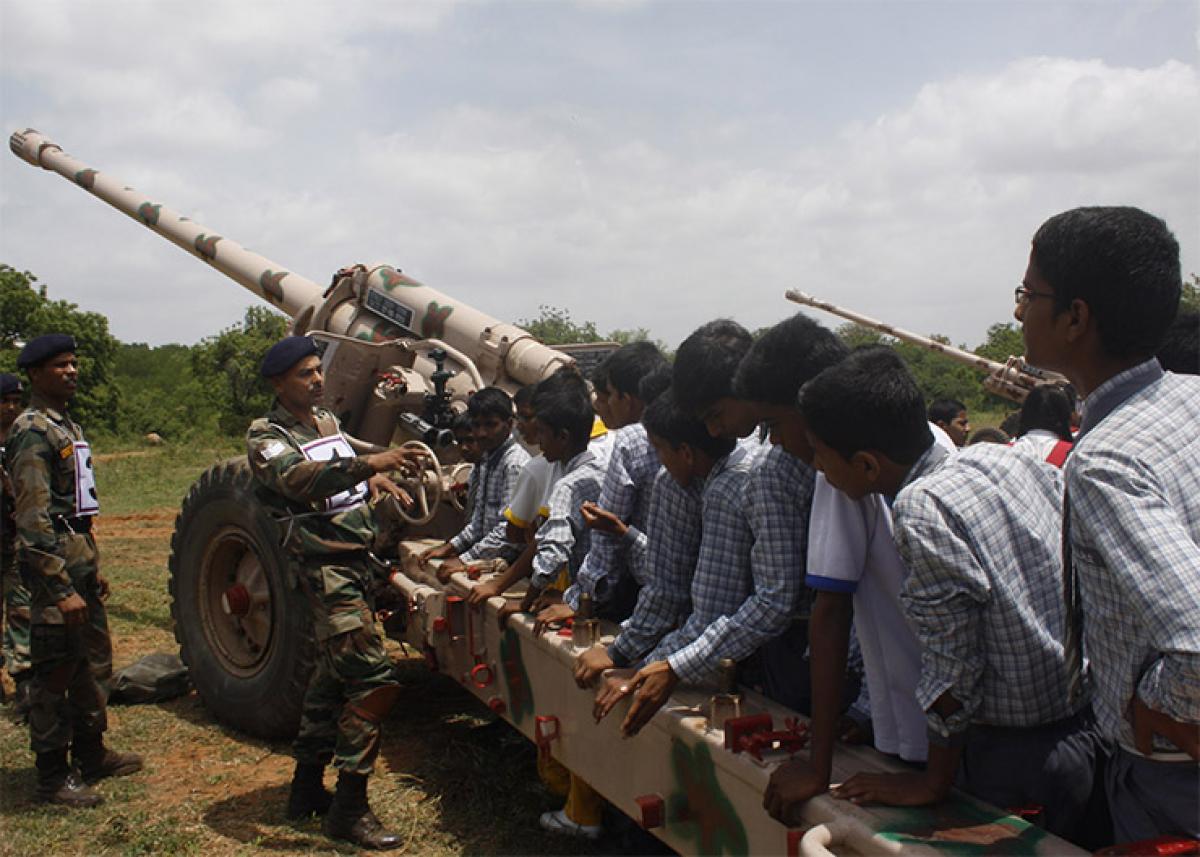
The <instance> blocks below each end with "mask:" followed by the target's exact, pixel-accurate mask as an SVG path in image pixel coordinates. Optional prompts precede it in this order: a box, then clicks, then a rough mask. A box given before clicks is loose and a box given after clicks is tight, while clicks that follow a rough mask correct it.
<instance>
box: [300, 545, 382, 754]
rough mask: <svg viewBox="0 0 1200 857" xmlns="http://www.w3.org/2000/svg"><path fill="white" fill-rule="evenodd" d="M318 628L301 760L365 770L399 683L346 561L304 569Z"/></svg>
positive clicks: (359, 576)
mask: <svg viewBox="0 0 1200 857" xmlns="http://www.w3.org/2000/svg"><path fill="white" fill-rule="evenodd" d="M301 573H303V574H304V575H305V578H306V581H307V584H308V594H309V599H310V601H311V603H312V604H313V611H314V616H313V618H314V623H315V625H316V627H317V646H318V650H317V663H316V667H315V668H314V669H313V674H312V678H311V679H310V680H309V683H308V690H307V691H306V692H305V694H304V710H303V713H302V714H301V719H300V734H299V735H297V736H296V741H295V744H294V745H293V751H294V753H295V756H296V760H297V761H298V762H301V763H304V764H328V763H329V762H330V760H331V759H332V761H333V765H334V767H335V768H338V769H339V770H342V771H347V772H348V773H354V774H369V773H371V771H372V769H373V768H374V766H375V758H376V756H378V755H379V744H380V728H379V724H380V722H381V721H382V720H383V717H384V716H385V715H386V714H387V712H388V710H389V709H390V708H391V705H392V703H393V702H394V700H395V698H396V696H397V694H398V693H399V690H400V687H399V684H398V683H397V682H396V678H395V674H394V670H393V667H392V662H391V659H390V658H389V657H388V655H387V652H386V651H385V650H384V647H383V637H382V636H381V635H380V633H379V631H378V629H377V628H376V625H375V621H374V617H373V614H372V611H371V607H370V605H369V603H368V598H367V595H366V592H365V589H364V581H365V580H367V579H368V578H367V575H366V572H360V571H358V570H357V569H354V568H351V567H345V566H321V567H316V568H312V567H310V568H307V569H304V570H302V572H301Z"/></svg>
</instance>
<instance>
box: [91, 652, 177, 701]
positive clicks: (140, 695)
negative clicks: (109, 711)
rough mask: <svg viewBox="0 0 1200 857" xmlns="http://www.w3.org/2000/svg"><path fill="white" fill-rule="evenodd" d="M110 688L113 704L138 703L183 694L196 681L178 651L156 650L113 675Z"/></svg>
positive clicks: (110, 698) (109, 697)
mask: <svg viewBox="0 0 1200 857" xmlns="http://www.w3.org/2000/svg"><path fill="white" fill-rule="evenodd" d="M109 688H110V689H109V694H108V702H109V704H110V705H137V704H140V703H146V702H163V701H165V700H168V699H174V698H175V697H177V696H183V695H184V694H185V693H187V692H188V691H189V690H191V689H192V682H191V679H190V678H189V677H188V668H187V665H185V664H184V662H183V661H181V660H180V659H179V656H178V655H168V654H166V653H164V652H155V653H154V654H152V655H146V657H144V658H142V659H141V660H139V661H134V662H133V663H132V664H130V665H129V666H127V667H125V668H124V669H123V670H120V671H119V672H117V673H116V674H115V675H113V677H112V678H111V679H110V680H109Z"/></svg>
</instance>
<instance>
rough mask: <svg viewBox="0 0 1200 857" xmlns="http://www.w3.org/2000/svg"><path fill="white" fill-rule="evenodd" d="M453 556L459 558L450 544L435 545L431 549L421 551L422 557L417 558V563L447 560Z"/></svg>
mask: <svg viewBox="0 0 1200 857" xmlns="http://www.w3.org/2000/svg"><path fill="white" fill-rule="evenodd" d="M452 556H458V554H457V552H456V551H455V550H454V548H453V547H452V546H451V545H450V542H446V543H445V544H440V545H434V546H433V547H431V548H426V549H425V550H423V551H421V553H420V555H419V556H417V561H418V562H421V563H425V562H428V561H429V560H431V559H447V558H448V557H452Z"/></svg>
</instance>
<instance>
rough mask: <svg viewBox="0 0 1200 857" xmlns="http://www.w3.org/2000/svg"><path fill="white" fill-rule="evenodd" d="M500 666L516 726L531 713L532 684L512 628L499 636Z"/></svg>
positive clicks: (519, 642) (510, 714)
mask: <svg viewBox="0 0 1200 857" xmlns="http://www.w3.org/2000/svg"><path fill="white" fill-rule="evenodd" d="M500 667H501V670H500V671H501V674H502V675H503V676H504V686H505V688H507V690H508V712H509V716H511V717H512V719H513V722H514V723H516V724H517V725H518V726H519V725H520V724H521V723H523V722H524V721H525V718H526V717H528V716H529V715H531V714H533V685H532V684H530V682H529V673H527V672H526V671H525V661H524V660H523V659H522V658H521V638H520V637H519V636H517V632H516V631H514V630H513V629H512V628H508V629H506V630H505V631H504V636H503V637H501V638H500Z"/></svg>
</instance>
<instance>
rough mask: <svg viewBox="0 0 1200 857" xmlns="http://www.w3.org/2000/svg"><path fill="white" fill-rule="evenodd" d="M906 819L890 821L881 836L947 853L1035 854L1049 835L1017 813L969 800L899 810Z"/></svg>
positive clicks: (981, 856) (986, 855)
mask: <svg viewBox="0 0 1200 857" xmlns="http://www.w3.org/2000/svg"><path fill="white" fill-rule="evenodd" d="M899 811H900V812H901V813H903V816H904V817H905V820H903V821H901V822H899V823H897V824H889V825H888V826H887V828H886V829H884V830H881V831H880V832H879V834H878V835H879V836H881V837H882V838H884V839H888V840H891V841H893V842H899V843H901V844H902V845H921V846H924V847H926V848H936V849H938V850H941V851H945V852H946V853H948V854H955V855H978V857H990V855H1012V857H1017V855H1022V854H1036V853H1038V850H1039V847H1040V846H1041V844H1042V843H1043V842H1044V841H1045V840H1046V839H1047V838H1048V837H1049V835H1050V834H1048V833H1047V832H1046V831H1045V830H1043V829H1042V828H1040V827H1036V826H1035V825H1032V824H1030V823H1029V822H1027V821H1024V820H1022V819H1020V818H1016V817H1015V816H1011V815H1008V816H1005V815H1001V814H999V813H997V812H996V811H995V810H994V809H987V808H984V807H980V806H976V805H975V804H973V803H970V802H969V801H967V800H955V801H946V802H943V803H940V804H936V805H934V806H924V807H920V809H919V810H903V809H901V810H899Z"/></svg>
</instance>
